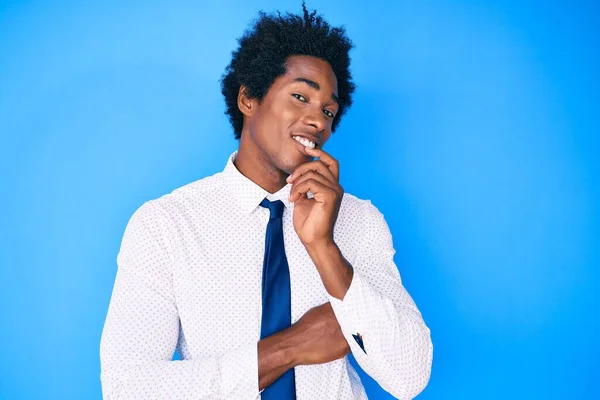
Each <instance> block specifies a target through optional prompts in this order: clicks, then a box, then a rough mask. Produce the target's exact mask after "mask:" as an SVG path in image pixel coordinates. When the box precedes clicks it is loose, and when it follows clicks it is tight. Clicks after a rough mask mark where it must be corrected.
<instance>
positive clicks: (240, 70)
mask: <svg viewBox="0 0 600 400" xmlns="http://www.w3.org/2000/svg"><path fill="white" fill-rule="evenodd" d="M302 9H303V11H304V15H303V16H300V15H295V14H290V13H286V14H287V15H286V16H282V15H281V13H280V12H279V11H278V12H277V14H278V15H277V16H275V15H268V14H265V13H264V12H263V11H259V14H258V18H257V20H256V21H255V22H254V24H253V26H252V27H251V28H250V29H248V30H246V31H245V32H244V34H243V35H242V37H241V38H239V39H238V44H239V47H238V48H237V50H235V51H233V52H232V53H231V55H232V58H231V62H230V63H229V65H228V66H227V67H226V69H225V73H224V74H223V76H222V77H221V93H223V96H225V105H226V110H225V114H226V115H228V117H229V120H230V122H231V125H232V126H233V131H234V136H235V139H239V138H240V137H241V134H242V127H243V124H244V117H243V114H242V112H241V111H240V110H239V108H238V104H237V98H238V93H239V90H240V86H241V85H244V86H246V87H247V88H248V92H247V94H248V96H249V97H250V98H256V99H258V101H259V103H260V102H261V101H262V100H263V99H264V97H265V96H266V94H267V92H268V91H269V88H270V87H271V85H272V84H273V82H274V81H275V79H276V78H277V77H279V76H282V75H284V74H285V73H286V66H285V63H286V60H287V58H288V57H289V56H292V55H306V56H313V57H317V58H320V59H323V60H325V61H327V62H328V63H329V64H330V65H331V68H332V70H333V72H334V73H335V76H336V78H337V83H338V99H339V100H338V106H339V109H338V113H337V114H336V116H335V119H334V120H333V124H332V128H331V130H332V132H335V129H336V127H337V126H338V124H339V123H340V120H341V118H342V115H343V114H344V113H345V112H346V110H347V109H348V108H349V107H350V105H351V104H352V93H353V92H354V89H355V86H354V83H353V82H352V76H351V74H350V55H349V52H350V50H351V49H352V48H353V47H354V46H353V44H352V42H351V41H350V39H349V38H348V37H347V36H346V31H345V29H344V27H343V26H341V27H338V28H332V27H331V26H330V25H329V24H328V23H327V22H326V21H325V20H323V18H322V17H321V16H320V15H316V14H317V11H316V10H314V11H313V12H311V13H309V12H308V10H307V9H306V5H305V4H304V2H303V3H302Z"/></svg>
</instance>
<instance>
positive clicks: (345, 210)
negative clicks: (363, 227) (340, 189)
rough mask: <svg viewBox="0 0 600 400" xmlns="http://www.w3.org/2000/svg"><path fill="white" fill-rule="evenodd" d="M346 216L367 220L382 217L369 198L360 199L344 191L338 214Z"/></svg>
mask: <svg viewBox="0 0 600 400" xmlns="http://www.w3.org/2000/svg"><path fill="white" fill-rule="evenodd" d="M342 214H343V215H344V217H346V218H353V219H356V218H359V219H361V220H363V221H364V220H369V219H372V218H383V214H382V213H381V212H380V211H379V209H378V208H377V207H376V206H375V205H374V204H373V203H372V202H371V200H369V199H361V198H359V197H357V196H355V195H353V194H350V193H344V197H343V198H342V204H341V206H340V215H342Z"/></svg>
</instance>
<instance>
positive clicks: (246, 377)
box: [221, 342, 259, 399]
mask: <svg viewBox="0 0 600 400" xmlns="http://www.w3.org/2000/svg"><path fill="white" fill-rule="evenodd" d="M221 374H222V375H221V389H222V394H223V395H224V396H225V397H226V398H240V399H241V398H252V399H256V398H258V395H259V391H258V343H256V342H254V343H248V344H243V345H241V346H240V347H238V348H236V349H235V350H233V351H229V352H227V353H226V354H225V355H224V356H223V358H222V359H221Z"/></svg>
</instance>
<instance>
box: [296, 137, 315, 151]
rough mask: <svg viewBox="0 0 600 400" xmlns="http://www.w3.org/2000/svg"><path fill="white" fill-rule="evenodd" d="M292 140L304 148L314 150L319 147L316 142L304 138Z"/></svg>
mask: <svg viewBox="0 0 600 400" xmlns="http://www.w3.org/2000/svg"><path fill="white" fill-rule="evenodd" d="M292 139H294V140H295V141H296V142H298V143H300V144H301V145H303V146H304V147H308V148H309V149H314V148H316V147H317V143H316V142H312V141H310V140H308V139H306V138H304V137H302V136H292Z"/></svg>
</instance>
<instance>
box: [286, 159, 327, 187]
mask: <svg viewBox="0 0 600 400" xmlns="http://www.w3.org/2000/svg"><path fill="white" fill-rule="evenodd" d="M308 171H317V172H318V173H320V174H321V175H323V176H324V177H325V178H327V179H329V180H330V181H331V182H333V183H337V180H336V179H335V176H333V173H332V172H331V170H330V169H329V168H327V165H325V163H324V162H323V161H321V160H317V161H311V162H307V163H304V164H302V165H300V166H299V167H298V168H296V169H295V170H294V172H293V173H292V174H291V175H290V176H289V177H288V179H287V181H288V182H289V183H293V182H296V181H297V180H298V178H300V177H301V176H302V175H303V174H305V173H306V172H308Z"/></svg>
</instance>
